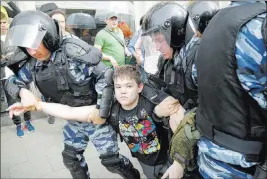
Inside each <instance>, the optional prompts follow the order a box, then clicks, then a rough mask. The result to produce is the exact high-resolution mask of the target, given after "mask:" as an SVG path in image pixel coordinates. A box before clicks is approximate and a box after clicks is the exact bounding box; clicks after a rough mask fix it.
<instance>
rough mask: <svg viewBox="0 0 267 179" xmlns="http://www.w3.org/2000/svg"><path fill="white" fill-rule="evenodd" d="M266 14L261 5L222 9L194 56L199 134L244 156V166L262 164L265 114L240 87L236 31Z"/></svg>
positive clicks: (206, 31) (204, 35)
mask: <svg viewBox="0 0 267 179" xmlns="http://www.w3.org/2000/svg"><path fill="white" fill-rule="evenodd" d="M264 12H266V7H265V6H264V4H262V3H253V4H245V5H241V6H237V7H229V8H225V9H221V10H220V11H219V12H218V14H216V15H215V16H214V18H213V19H212V20H211V22H210V24H209V26H208V27H207V28H206V30H205V32H204V34H203V38H202V40H201V44H200V47H199V51H198V54H197V69H198V81H199V82H200V83H199V84H198V88H199V107H198V110H197V115H196V124H197V128H198V129H199V131H200V132H201V133H202V134H203V135H204V136H205V137H207V138H208V139H209V140H211V141H213V142H214V143H217V144H218V145H221V146H223V147H226V148H228V149H231V150H233V151H237V152H240V153H243V154H245V156H246V160H247V161H259V160H261V157H260V154H262V152H263V151H264V150H263V149H264V141H265V138H266V119H267V114H266V111H264V110H263V109H262V108H261V107H260V106H259V105H258V103H257V102H256V101H255V100H254V99H253V98H252V97H251V96H250V95H249V94H248V92H247V91H245V90H244V88H243V87H242V86H241V84H240V81H239V79H238V77H237V74H236V69H237V60H236V57H235V44H236V39H237V34H238V32H239V30H240V28H241V27H242V26H243V25H244V24H246V23H247V22H248V21H249V20H251V19H253V18H254V17H256V16H257V15H259V14H262V13H264ZM214 42H218V43H216V45H214ZM207 52H208V53H207ZM214 57H216V58H214ZM265 67H266V66H265Z"/></svg>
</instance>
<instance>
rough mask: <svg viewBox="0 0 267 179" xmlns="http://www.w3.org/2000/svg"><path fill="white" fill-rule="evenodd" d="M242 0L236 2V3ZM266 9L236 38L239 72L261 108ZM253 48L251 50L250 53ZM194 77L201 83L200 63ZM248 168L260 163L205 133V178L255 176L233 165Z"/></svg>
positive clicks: (265, 82)
mask: <svg viewBox="0 0 267 179" xmlns="http://www.w3.org/2000/svg"><path fill="white" fill-rule="evenodd" d="M238 4H241V3H233V4H232V6H236V5H238ZM265 17H266V13H263V14H260V15H258V16H257V17H255V18H254V19H252V20H250V21H249V22H248V23H246V24H245V25H244V26H243V27H242V28H241V29H240V31H239V33H238V36H237V40H236V51H235V55H236V59H237V70H236V72H237V76H238V79H239V81H240V83H241V85H242V87H243V88H244V89H245V90H246V91H247V92H248V93H249V94H250V95H251V96H252V97H253V99H254V100H255V101H257V103H258V104H259V105H260V107H261V108H263V109H267V101H266V98H265V97H264V94H263V90H264V88H266V87H267V69H260V65H261V64H266V62H267V60H266V47H265V46H264V41H263V36H262V32H261V25H262V23H263V20H264V18H265ZM248 52H249V53H248ZM192 70H193V72H192V78H193V79H194V81H195V82H196V84H197V72H196V70H197V69H196V66H195V65H193V67H192ZM229 164H231V165H238V166H241V167H243V168H248V167H251V166H253V165H256V164H257V163H253V162H247V161H246V160H245V157H244V155H243V154H241V153H238V152H235V151H232V150H229V149H226V148H224V147H221V146H218V145H216V144H215V143H213V142H211V141H210V140H208V139H207V138H205V137H201V139H200V140H199V142H198V165H199V171H200V173H201V175H202V176H203V177H204V178H207V179H211V178H226V179H228V178H229V179H230V178H252V176H251V175H249V174H246V173H244V172H242V171H239V170H237V169H235V168H233V167H232V166H231V165H229Z"/></svg>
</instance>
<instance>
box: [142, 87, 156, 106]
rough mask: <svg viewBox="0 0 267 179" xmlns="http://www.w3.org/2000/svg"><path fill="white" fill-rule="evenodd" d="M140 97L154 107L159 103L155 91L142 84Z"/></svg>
mask: <svg viewBox="0 0 267 179" xmlns="http://www.w3.org/2000/svg"><path fill="white" fill-rule="evenodd" d="M141 95H142V96H144V97H145V98H147V99H148V100H149V101H150V102H151V103H153V104H155V105H158V104H159V103H160V102H161V101H160V98H159V94H158V93H157V91H156V90H155V89H154V88H152V87H151V86H149V85H148V84H144V88H143V90H142V92H141Z"/></svg>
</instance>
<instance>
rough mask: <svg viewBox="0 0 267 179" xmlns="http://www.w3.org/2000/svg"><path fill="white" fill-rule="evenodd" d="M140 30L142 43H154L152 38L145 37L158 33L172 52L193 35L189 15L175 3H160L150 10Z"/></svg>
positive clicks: (193, 30) (193, 31) (193, 28)
mask: <svg viewBox="0 0 267 179" xmlns="http://www.w3.org/2000/svg"><path fill="white" fill-rule="evenodd" d="M142 28H143V33H142V36H143V37H144V39H146V40H144V41H154V39H153V37H152V39H150V40H149V38H148V40H147V37H148V36H151V35H153V34H154V35H155V34H157V33H160V34H163V35H164V38H165V39H164V40H165V41H166V42H167V43H168V44H169V46H170V47H172V48H173V49H174V50H180V49H181V47H182V46H183V45H186V44H187V43H188V42H189V41H190V40H191V38H192V37H193V35H194V33H195V27H194V24H193V22H192V20H191V18H190V17H189V13H188V12H187V11H186V10H185V9H184V8H183V7H182V6H181V5H179V4H178V3H175V2H162V3H158V4H156V5H155V6H153V7H152V8H150V10H149V11H148V12H147V13H146V14H145V17H144V20H143V24H142ZM149 46H151V45H149ZM149 46H148V48H151V47H149Z"/></svg>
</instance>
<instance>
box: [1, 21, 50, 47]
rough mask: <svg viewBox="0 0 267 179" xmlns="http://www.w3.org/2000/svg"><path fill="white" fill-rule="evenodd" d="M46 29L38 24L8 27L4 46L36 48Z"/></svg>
mask: <svg viewBox="0 0 267 179" xmlns="http://www.w3.org/2000/svg"><path fill="white" fill-rule="evenodd" d="M46 32H47V29H46V28H45V26H41V25H40V24H35V25H31V24H27V25H17V26H13V27H11V28H10V29H9V31H8V34H7V36H6V40H5V47H10V46H18V47H25V48H32V49H37V48H38V47H39V46H40V44H41V42H42V40H43V38H44V36H45V34H46Z"/></svg>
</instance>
